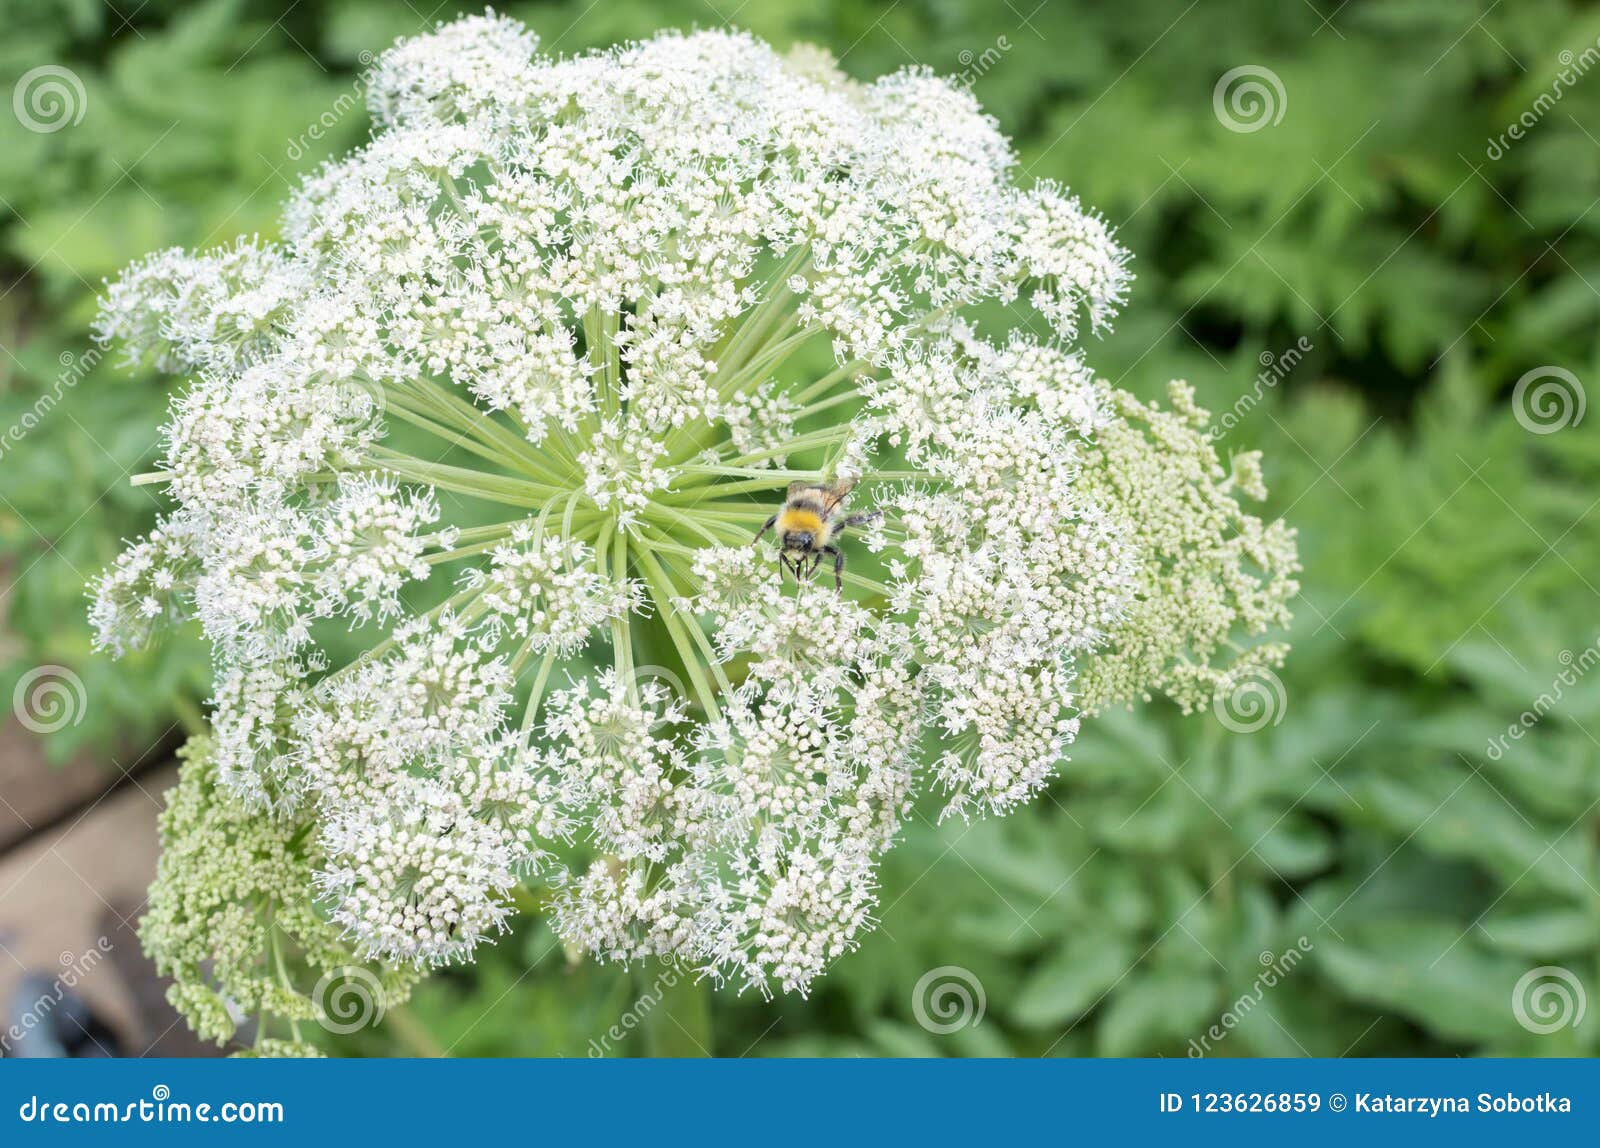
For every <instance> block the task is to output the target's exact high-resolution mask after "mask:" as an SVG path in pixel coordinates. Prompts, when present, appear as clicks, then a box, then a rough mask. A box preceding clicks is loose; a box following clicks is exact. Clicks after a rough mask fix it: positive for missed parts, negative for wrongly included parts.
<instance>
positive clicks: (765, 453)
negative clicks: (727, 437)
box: [726, 425, 854, 466]
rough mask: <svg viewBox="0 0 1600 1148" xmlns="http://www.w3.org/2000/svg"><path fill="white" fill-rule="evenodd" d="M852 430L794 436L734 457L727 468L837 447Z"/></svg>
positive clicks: (843, 427)
mask: <svg viewBox="0 0 1600 1148" xmlns="http://www.w3.org/2000/svg"><path fill="white" fill-rule="evenodd" d="M853 433H854V432H853V430H852V428H851V427H850V426H848V425H845V426H834V427H829V428H828V429H827V430H819V431H812V432H811V433H810V434H803V435H796V436H795V437H794V438H791V439H789V440H787V441H786V442H784V443H782V444H780V445H777V446H770V447H765V448H763V449H762V450H753V451H749V452H748V453H746V454H741V455H736V456H734V457H733V458H730V459H728V460H726V461H727V465H729V466H742V465H744V464H746V463H751V462H759V461H760V460H762V459H765V458H772V457H773V456H774V455H780V454H794V453H795V452H797V451H802V450H809V449H810V448H811V447H815V446H837V445H838V444H839V443H841V442H848V441H849V439H850V437H851V435H852V434H853Z"/></svg>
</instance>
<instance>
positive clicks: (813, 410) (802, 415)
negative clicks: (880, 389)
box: [794, 390, 863, 421]
mask: <svg viewBox="0 0 1600 1148" xmlns="http://www.w3.org/2000/svg"><path fill="white" fill-rule="evenodd" d="M861 401H863V400H862V398H861V396H860V395H859V394H857V393H856V392H855V391H853V390H852V391H840V392H839V393H838V394H836V395H834V396H832V397H831V398H826V399H822V400H820V401H818V402H814V403H811V404H809V405H807V406H803V407H801V408H800V409H799V410H797V411H795V412H794V417H795V419H796V421H798V420H800V419H808V418H811V417H812V416H813V415H819V414H821V413H822V412H823V411H826V410H830V409H831V408H833V407H836V406H838V405H839V404H841V403H858V402H861Z"/></svg>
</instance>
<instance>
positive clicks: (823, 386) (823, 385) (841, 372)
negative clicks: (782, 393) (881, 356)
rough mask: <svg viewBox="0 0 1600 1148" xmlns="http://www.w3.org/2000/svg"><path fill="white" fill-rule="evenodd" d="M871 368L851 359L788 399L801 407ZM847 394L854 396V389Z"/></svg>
mask: <svg viewBox="0 0 1600 1148" xmlns="http://www.w3.org/2000/svg"><path fill="white" fill-rule="evenodd" d="M871 367H872V364H871V363H868V362H867V361H866V360H865V359H851V360H850V361H849V362H848V363H845V364H844V365H843V366H840V367H837V368H835V369H834V370H832V371H830V372H828V373H827V374H826V375H823V376H822V378H820V379H818V380H817V381H816V382H814V383H812V384H811V385H810V386H808V387H806V388H805V389H804V390H801V391H798V392H797V393H795V394H794V395H791V396H790V397H791V398H792V399H793V401H794V402H795V404H796V405H798V406H801V407H803V406H805V405H806V404H807V403H809V402H811V401H812V400H814V399H816V398H817V397H818V396H820V395H825V394H827V393H828V392H829V391H831V390H833V388H834V387H836V386H838V385H839V384H840V383H842V382H844V381H845V380H846V379H848V378H850V377H851V376H852V375H858V374H862V373H865V372H867V371H869V370H870V369H871ZM847 393H848V394H851V395H854V393H855V391H854V388H852V389H851V390H850V391H848V392H847Z"/></svg>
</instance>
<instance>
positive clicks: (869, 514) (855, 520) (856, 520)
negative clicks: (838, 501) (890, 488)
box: [833, 510, 883, 534]
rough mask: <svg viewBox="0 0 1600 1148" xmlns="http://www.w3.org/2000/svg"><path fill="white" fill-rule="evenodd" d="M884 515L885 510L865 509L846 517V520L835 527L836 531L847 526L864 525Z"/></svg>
mask: <svg viewBox="0 0 1600 1148" xmlns="http://www.w3.org/2000/svg"><path fill="white" fill-rule="evenodd" d="M882 517H883V511H881V510H863V511H862V512H861V513H860V514H852V515H851V516H850V517H849V518H846V519H845V520H844V521H842V522H840V523H839V524H838V525H837V526H835V527H834V528H833V529H834V533H836V534H837V533H838V532H839V531H841V530H843V529H845V527H847V526H864V525H866V524H867V523H868V522H872V521H874V520H876V519H879V518H882Z"/></svg>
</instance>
